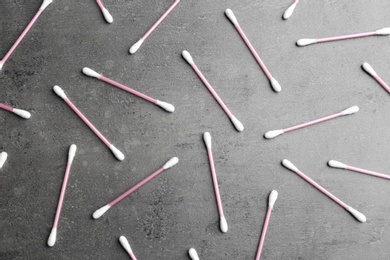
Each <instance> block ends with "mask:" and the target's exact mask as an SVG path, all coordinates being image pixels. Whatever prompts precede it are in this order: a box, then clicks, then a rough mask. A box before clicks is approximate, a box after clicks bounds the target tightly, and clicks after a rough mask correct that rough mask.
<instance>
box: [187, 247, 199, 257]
mask: <svg viewBox="0 0 390 260" xmlns="http://www.w3.org/2000/svg"><path fill="white" fill-rule="evenodd" d="M188 255H189V256H190V258H191V259H192V260H199V256H198V253H197V252H196V250H195V248H190V250H188Z"/></svg>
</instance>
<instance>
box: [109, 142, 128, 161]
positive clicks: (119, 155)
mask: <svg viewBox="0 0 390 260" xmlns="http://www.w3.org/2000/svg"><path fill="white" fill-rule="evenodd" d="M110 150H111V152H112V153H113V154H114V156H115V157H116V158H117V159H118V160H119V161H123V160H124V159H125V155H124V154H123V153H122V152H121V151H119V149H118V148H116V147H115V146H113V145H110Z"/></svg>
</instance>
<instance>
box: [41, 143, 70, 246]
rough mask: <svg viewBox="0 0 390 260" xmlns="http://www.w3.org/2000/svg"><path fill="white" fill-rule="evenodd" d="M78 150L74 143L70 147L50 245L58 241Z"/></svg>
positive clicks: (48, 241)
mask: <svg viewBox="0 0 390 260" xmlns="http://www.w3.org/2000/svg"><path fill="white" fill-rule="evenodd" d="M76 150H77V147H76V145H74V144H72V145H71V146H70V148H69V154H68V163H67V164H66V170H65V176H64V180H63V182H62V187H61V193H60V198H59V200H58V205H57V211H56V216H55V218H54V223H53V227H52V229H51V232H50V236H49V239H48V240H47V245H48V246H50V247H52V246H54V244H55V243H56V239H57V227H58V221H59V220H60V214H61V209H62V203H63V202H64V197H65V190H66V185H67V183H68V179H69V173H70V168H71V167H72V162H73V159H74V156H75V155H76Z"/></svg>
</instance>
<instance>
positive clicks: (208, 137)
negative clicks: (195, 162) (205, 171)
mask: <svg viewBox="0 0 390 260" xmlns="http://www.w3.org/2000/svg"><path fill="white" fill-rule="evenodd" d="M203 140H204V143H205V144H206V147H207V148H208V149H211V134H210V133H209V132H206V133H204V134H203Z"/></svg>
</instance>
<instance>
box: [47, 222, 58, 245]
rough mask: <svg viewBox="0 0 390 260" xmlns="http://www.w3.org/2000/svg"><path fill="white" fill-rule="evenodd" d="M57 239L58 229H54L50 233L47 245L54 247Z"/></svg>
mask: <svg viewBox="0 0 390 260" xmlns="http://www.w3.org/2000/svg"><path fill="white" fill-rule="evenodd" d="M56 239H57V228H56V227H53V228H52V229H51V232H50V236H49V239H48V240H47V245H48V246H50V247H52V246H54V244H55V243H56Z"/></svg>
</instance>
